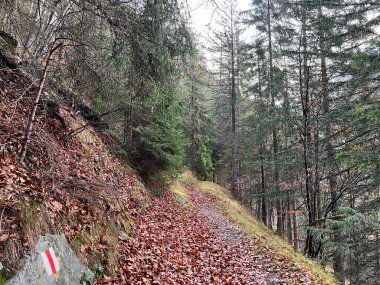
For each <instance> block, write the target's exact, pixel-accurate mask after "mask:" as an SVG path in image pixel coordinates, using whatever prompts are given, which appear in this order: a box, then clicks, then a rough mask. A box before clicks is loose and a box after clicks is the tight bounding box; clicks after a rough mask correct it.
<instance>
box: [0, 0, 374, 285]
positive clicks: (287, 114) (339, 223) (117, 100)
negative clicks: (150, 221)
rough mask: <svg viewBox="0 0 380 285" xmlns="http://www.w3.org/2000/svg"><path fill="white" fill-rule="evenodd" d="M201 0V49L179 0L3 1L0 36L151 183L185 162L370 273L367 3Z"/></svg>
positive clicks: (356, 272)
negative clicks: (211, 19) (211, 21)
mask: <svg viewBox="0 0 380 285" xmlns="http://www.w3.org/2000/svg"><path fill="white" fill-rule="evenodd" d="M208 5H210V6H212V7H213V9H214V13H213V14H215V17H216V18H217V23H216V24H215V25H213V26H212V29H210V31H209V32H208V35H209V36H208V38H207V48H202V47H203V45H201V44H199V43H198V38H197V36H196V35H195V33H194V31H192V30H191V27H190V24H189V21H190V19H189V7H188V5H187V3H186V2H178V1H175V0H148V1H140V0H130V1H121V0H119V1H116V0H74V1H68V0H56V1H53V0H28V1H24V0H1V1H0V15H1V16H0V32H1V34H0V36H1V37H0V46H1V48H2V50H6V51H7V52H9V53H13V54H15V55H16V59H15V60H17V61H18V63H19V64H21V65H22V66H23V68H24V69H25V70H27V71H28V72H29V73H31V74H32V75H33V76H34V77H35V78H39V83H38V84H39V87H40V88H39V89H40V90H42V89H43V88H44V87H45V85H46V86H48V88H49V89H50V90H48V93H49V94H51V98H48V99H49V100H51V101H44V102H48V103H49V102H53V103H54V102H60V101H65V102H70V101H72V104H73V105H74V104H76V105H78V102H80V106H81V112H82V114H83V116H85V117H86V119H88V120H89V121H90V122H91V124H93V125H96V126H97V127H98V128H101V129H102V130H103V131H104V132H105V133H107V134H109V135H111V136H112V137H113V138H115V139H116V140H117V141H118V143H119V147H118V148H117V149H116V150H115V151H116V152H118V153H119V154H120V155H122V156H124V157H125V159H127V160H128V161H129V162H130V163H131V164H132V165H134V166H135V168H136V169H138V170H139V172H140V173H141V175H142V176H143V177H144V178H145V180H146V182H147V184H150V185H152V187H153V188H154V187H156V185H161V184H163V183H165V181H166V180H167V178H168V177H171V176H174V175H176V174H178V173H180V172H181V171H183V169H184V168H186V167H187V168H190V169H191V170H193V171H194V172H195V173H196V174H197V175H198V177H199V178H201V179H205V180H206V179H208V180H213V181H214V182H218V183H220V184H222V185H225V186H228V187H229V188H230V189H231V192H232V194H233V196H234V197H235V198H237V199H238V200H240V201H241V202H243V203H244V204H245V205H246V207H247V208H248V209H249V210H250V211H251V212H252V213H253V214H255V215H256V216H257V217H258V218H259V219H260V220H261V221H262V222H263V223H264V224H265V225H267V226H268V227H269V228H272V229H273V230H274V231H276V233H277V234H278V235H279V236H281V237H283V238H284V239H286V240H287V241H288V242H289V243H290V244H292V245H293V246H294V247H295V248H296V249H297V250H299V251H301V252H303V253H304V254H306V255H308V256H309V257H311V258H315V259H318V260H319V261H320V262H321V263H322V264H323V265H328V267H330V268H333V270H334V273H335V275H336V276H337V278H338V279H339V280H340V281H342V282H344V281H345V280H346V281H349V282H350V284H379V283H378V282H379V280H380V236H379V235H380V232H379V211H380V183H379V182H380V180H379V175H380V92H379V87H380V36H379V32H380V3H378V1H370V0H308V1H287V0H265V1H264V0H253V1H252V5H251V8H250V9H249V10H245V11H239V10H238V5H237V3H236V2H235V1H233V0H231V1H225V2H219V1H218V2H217V1H211V2H208ZM38 94H39V95H38V96H37V97H36V100H35V104H34V106H31V111H30V118H29V124H28V126H26V130H25V138H24V142H23V147H22V151H21V153H20V160H21V161H22V160H24V159H25V157H27V154H28V143H29V139H30V133H31V132H32V131H33V120H34V114H35V111H36V106H37V105H38V104H40V101H41V95H43V94H42V92H38ZM53 103H51V104H50V105H54V104H53ZM47 107H49V106H47ZM50 107H51V106H50ZM85 128H86V125H84V126H79V127H78V129H75V130H72V131H70V132H68V133H67V134H66V135H65V136H64V137H63V138H62V139H64V140H70V139H71V138H73V137H74V136H76V135H77V134H78V133H79V132H81V131H82V130H84V129H85Z"/></svg>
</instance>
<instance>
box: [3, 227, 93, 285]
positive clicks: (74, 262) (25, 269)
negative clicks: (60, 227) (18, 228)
mask: <svg viewBox="0 0 380 285" xmlns="http://www.w3.org/2000/svg"><path fill="white" fill-rule="evenodd" d="M50 247H51V248H53V249H54V252H55V255H56V257H57V258H58V259H59V261H60V270H59V271H58V276H59V277H58V280H56V279H55V278H54V276H52V275H50V276H49V275H48V274H47V271H46V269H45V268H44V266H43V260H42V257H41V252H44V251H46V250H47V249H49V248H50ZM21 267H22V269H21V271H20V272H19V273H18V274H17V275H16V276H15V277H13V278H12V279H11V280H9V281H8V282H7V283H6V285H50V284H59V285H79V284H91V282H92V280H93V279H94V274H93V273H92V272H91V271H90V270H89V269H88V268H87V267H86V266H84V265H83V264H82V263H81V262H80V261H79V259H78V258H77V257H76V256H75V255H74V252H73V251H72V249H71V248H70V246H69V244H68V242H67V240H66V238H65V236H64V235H46V236H40V237H39V239H38V242H37V244H36V247H35V249H34V250H32V252H31V253H30V254H29V255H28V256H26V257H25V258H24V259H23V261H22V266H21Z"/></svg>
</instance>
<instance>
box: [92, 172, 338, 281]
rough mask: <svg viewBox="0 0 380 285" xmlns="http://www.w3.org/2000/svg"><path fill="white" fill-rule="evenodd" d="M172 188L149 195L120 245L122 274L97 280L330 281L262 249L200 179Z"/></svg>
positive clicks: (259, 240)
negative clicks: (146, 204)
mask: <svg viewBox="0 0 380 285" xmlns="http://www.w3.org/2000/svg"><path fill="white" fill-rule="evenodd" d="M206 185H207V186H211V187H213V186H214V189H218V188H221V187H219V186H217V185H216V184H212V183H206ZM173 188H174V191H171V192H167V193H166V194H164V195H163V196H162V197H157V198H154V199H153V200H152V201H151V202H152V203H150V206H148V208H147V209H146V211H145V213H144V214H143V215H142V216H141V217H140V219H139V220H138V221H137V222H136V224H134V226H133V235H132V236H133V237H134V238H133V239H130V240H129V242H128V246H127V247H126V248H124V249H123V252H124V253H125V259H124V268H123V271H124V273H125V274H123V275H119V276H114V277H105V278H103V279H101V280H99V281H98V283H97V284H105V283H110V284H121V283H124V282H125V284H189V285H190V284H330V283H329V282H328V281H326V280H324V281H322V279H319V277H317V276H316V275H315V273H311V272H310V271H309V270H308V269H306V267H305V266H304V265H301V264H300V263H298V261H295V260H293V259H292V258H291V257H289V256H288V257H287V256H286V255H284V254H283V253H280V252H276V250H275V249H268V248H267V247H266V246H265V245H264V248H263V242H264V243H266V241H265V238H264V237H255V236H252V235H249V234H248V233H247V232H246V231H244V229H243V228H242V227H241V226H239V225H237V224H236V223H234V222H233V221H231V220H230V219H229V218H228V217H226V215H225V214H224V213H223V211H222V209H221V208H220V207H219V206H218V202H220V201H219V200H218V198H217V197H215V196H214V195H212V194H211V193H208V192H207V191H202V188H204V187H203V186H202V182H199V181H197V180H195V179H194V178H189V177H185V178H180V181H177V182H175V185H174V187H172V189H173ZM229 206H231V207H233V205H229ZM252 226H253V225H252ZM268 245H269V244H268ZM331 284H333V283H331Z"/></svg>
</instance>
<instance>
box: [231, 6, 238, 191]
mask: <svg viewBox="0 0 380 285" xmlns="http://www.w3.org/2000/svg"><path fill="white" fill-rule="evenodd" d="M230 29H231V30H230V32H231V34H230V40H231V44H230V48H231V128H232V143H231V155H232V177H231V192H232V195H234V196H235V198H237V185H236V182H237V167H238V166H237V134H236V82H235V80H236V69H235V62H236V58H235V57H236V55H235V34H234V17H233V11H232V5H231V17H230Z"/></svg>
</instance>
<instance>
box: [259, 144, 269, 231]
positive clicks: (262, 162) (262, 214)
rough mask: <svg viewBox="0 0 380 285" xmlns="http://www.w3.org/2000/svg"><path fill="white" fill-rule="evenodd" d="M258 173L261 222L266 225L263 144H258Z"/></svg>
mask: <svg viewBox="0 0 380 285" xmlns="http://www.w3.org/2000/svg"><path fill="white" fill-rule="evenodd" d="M259 155H260V173H261V215H260V216H261V221H262V222H263V223H264V224H265V225H267V224H268V222H267V200H266V199H267V198H266V196H265V195H266V194H265V170H264V150H263V143H262V142H260V154H259Z"/></svg>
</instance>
